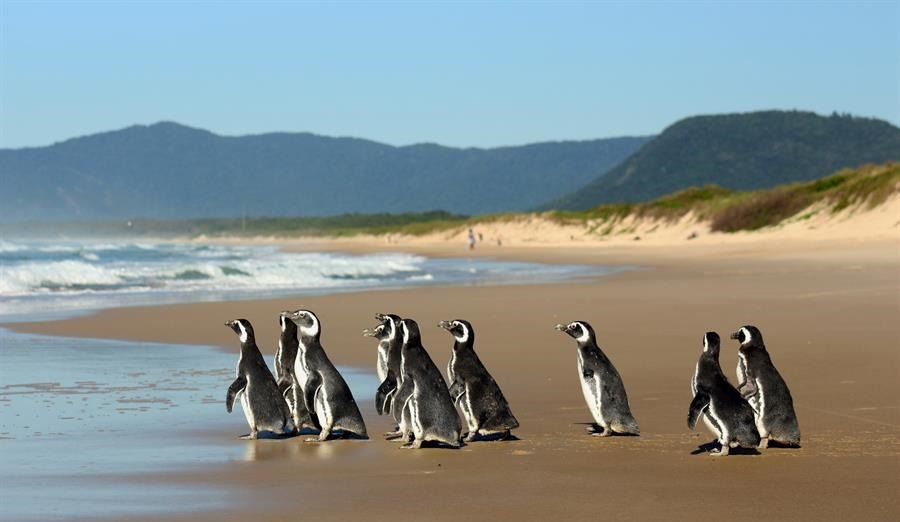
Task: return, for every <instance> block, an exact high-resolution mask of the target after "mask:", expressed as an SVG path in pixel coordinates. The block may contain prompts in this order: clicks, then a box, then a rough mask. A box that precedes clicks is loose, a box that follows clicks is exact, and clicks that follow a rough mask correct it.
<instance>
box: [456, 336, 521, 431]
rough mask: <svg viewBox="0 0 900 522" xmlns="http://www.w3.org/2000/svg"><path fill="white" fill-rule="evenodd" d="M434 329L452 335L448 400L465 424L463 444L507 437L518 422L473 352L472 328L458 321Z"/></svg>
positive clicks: (473, 337) (496, 385) (498, 388)
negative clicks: (493, 437) (441, 329)
mask: <svg viewBox="0 0 900 522" xmlns="http://www.w3.org/2000/svg"><path fill="white" fill-rule="evenodd" d="M438 327H440V328H443V329H445V330H447V331H448V332H449V333H450V335H452V336H453V339H454V343H453V349H452V352H451V356H450V363H449V364H448V365H447V378H448V379H449V382H450V398H451V399H453V402H454V404H456V405H457V406H458V407H459V408H460V410H462V412H463V416H464V417H465V419H466V423H467V424H468V428H469V432H468V434H467V435H466V438H465V440H466V442H471V441H474V440H475V439H476V438H477V437H479V436H481V437H491V436H494V435H501V436H502V438H504V439H508V438H509V437H510V430H514V429H516V428H518V427H519V421H518V420H516V417H515V416H514V415H513V414H512V411H510V409H509V403H508V402H507V401H506V397H504V396H503V392H502V391H500V386H499V385H498V384H497V382H496V381H495V380H494V378H493V377H492V376H491V374H490V373H489V372H488V370H487V368H485V367H484V364H482V362H481V359H479V358H478V354H476V353H475V329H474V328H473V327H472V324H471V323H469V322H468V321H464V320H462V319H456V320H452V321H441V322H439V323H438Z"/></svg>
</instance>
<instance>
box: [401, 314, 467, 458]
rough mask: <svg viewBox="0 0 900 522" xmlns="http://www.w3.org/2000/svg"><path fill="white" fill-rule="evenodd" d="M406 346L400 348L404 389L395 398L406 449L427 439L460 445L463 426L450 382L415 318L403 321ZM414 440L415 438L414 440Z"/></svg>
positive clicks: (454, 446)
mask: <svg viewBox="0 0 900 522" xmlns="http://www.w3.org/2000/svg"><path fill="white" fill-rule="evenodd" d="M400 331H401V333H402V336H403V346H402V348H401V350H400V376H401V378H400V388H399V389H398V390H397V393H396V396H395V397H394V404H393V406H394V418H401V417H402V419H403V422H401V426H400V427H401V430H405V431H404V433H403V438H404V439H405V440H407V441H408V442H407V443H406V444H404V445H403V446H401V447H402V448H405V449H409V448H414V449H416V448H420V447H422V443H423V442H426V441H434V442H441V443H443V444H446V445H447V446H450V447H453V448H458V447H460V446H461V445H462V443H461V442H460V432H461V431H462V426H461V424H460V421H459V414H457V413H456V408H455V407H454V406H453V401H452V400H451V399H450V393H449V391H448V390H447V383H445V382H444V378H443V377H441V372H440V371H439V370H438V369H437V366H435V365H434V362H433V361H432V360H431V357H429V356H428V352H426V351H425V347H423V346H422V337H421V334H420V333H419V325H418V324H417V323H416V322H415V321H413V320H412V319H403V320H402V321H400ZM410 439H411V440H410Z"/></svg>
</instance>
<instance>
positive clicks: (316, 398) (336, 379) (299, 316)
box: [286, 310, 368, 442]
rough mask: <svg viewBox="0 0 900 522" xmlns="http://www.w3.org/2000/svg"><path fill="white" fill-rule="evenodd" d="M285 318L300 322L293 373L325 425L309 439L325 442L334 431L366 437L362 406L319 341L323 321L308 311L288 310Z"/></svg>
mask: <svg viewBox="0 0 900 522" xmlns="http://www.w3.org/2000/svg"><path fill="white" fill-rule="evenodd" d="M286 317H287V318H288V319H290V320H291V321H293V322H294V323H295V324H296V325H297V333H298V343H297V358H296V360H295V362H294V374H295V376H296V378H297V382H298V383H299V384H300V388H301V389H302V390H303V400H304V402H305V403H306V408H307V409H308V410H309V411H310V412H315V415H316V417H317V419H318V421H319V424H320V425H321V426H322V430H321V431H320V432H319V436H318V438H315V439H306V440H307V441H309V442H314V441H319V442H321V441H324V440H327V439H328V437H329V436H331V434H332V432H333V431H334V430H340V431H341V432H342V434H343V435H344V436H345V437H348V436H351V435H352V436H354V437H356V438H362V439H367V438H368V435H367V434H366V425H365V422H364V421H363V418H362V414H361V413H360V412H359V406H357V405H356V400H354V399H353V394H352V393H350V387H349V386H347V382H346V381H345V380H344V377H343V376H341V374H340V372H338V371H337V368H335V367H334V364H332V362H331V360H330V359H329V358H328V355H326V354H325V349H324V348H323V347H322V344H321V343H320V342H319V337H320V336H321V334H322V323H321V321H320V320H319V318H318V317H316V314H314V313H313V312H311V311H309V310H296V311H294V312H289V313H288V314H287V315H286Z"/></svg>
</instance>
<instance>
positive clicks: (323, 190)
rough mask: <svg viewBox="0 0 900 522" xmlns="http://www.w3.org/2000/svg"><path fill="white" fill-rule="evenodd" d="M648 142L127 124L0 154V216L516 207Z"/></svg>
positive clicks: (575, 183) (579, 181)
mask: <svg viewBox="0 0 900 522" xmlns="http://www.w3.org/2000/svg"><path fill="white" fill-rule="evenodd" d="M648 139H649V138H646V137H627V138H613V139H600V140H591V141H563V142H552V143H537V144H532V145H524V146H518V147H500V148H492V149H478V148H466V149H460V148H451V147H443V146H440V145H433V144H419V145H410V146H404V147H394V146H390V145H385V144H381V143H376V142H373V141H368V140H363V139H355V138H331V137H324V136H318V135H314V134H308V133H271V134H260V135H251V136H238V137H230V136H220V135H217V134H214V133H212V132H209V131H206V130H201V129H196V128H191V127H186V126H184V125H180V124H177V123H172V122H161V123H157V124H154V125H149V126H144V125H135V126H132V127H128V128H125V129H121V130H117V131H112V132H104V133H100V134H94V135H90V136H85V137H80V138H75V139H70V140H67V141H64V142H61V143H57V144H53V145H50V146H46V147H36V148H24V149H3V150H0V173H2V177H3V185H4V190H3V191H2V192H0V219H2V220H6V221H21V220H62V219H119V218H122V219H127V218H136V217H143V218H157V219H171V218H200V217H235V216H241V215H244V214H246V215H248V216H324V215H335V214H344V213H377V212H420V211H427V210H434V209H442V210H447V211H450V212H454V213H461V214H481V213H492V212H501V211H509V210H527V209H530V208H533V207H535V206H537V205H540V204H541V203H544V202H546V201H547V200H548V199H550V198H554V197H559V196H562V195H563V194H566V193H568V192H571V191H573V190H575V189H577V188H578V187H580V186H582V185H584V184H586V183H588V182H589V181H591V180H592V179H594V178H596V177H597V176H599V175H601V174H603V173H605V172H606V171H608V170H609V169H610V168H612V167H613V166H615V165H617V164H619V163H621V162H622V161H623V160H624V159H625V158H627V157H628V156H630V155H631V154H633V153H634V152H635V151H637V150H638V149H639V148H640V147H641V146H642V145H643V144H645V143H646V142H647V141H648Z"/></svg>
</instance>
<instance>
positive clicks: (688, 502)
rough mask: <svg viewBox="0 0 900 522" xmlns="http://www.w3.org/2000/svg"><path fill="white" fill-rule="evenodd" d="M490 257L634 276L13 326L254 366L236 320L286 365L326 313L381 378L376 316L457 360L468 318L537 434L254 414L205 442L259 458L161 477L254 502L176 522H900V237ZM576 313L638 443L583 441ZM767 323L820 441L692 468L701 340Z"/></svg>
mask: <svg viewBox="0 0 900 522" xmlns="http://www.w3.org/2000/svg"><path fill="white" fill-rule="evenodd" d="M285 248H290V249H297V248H309V249H315V250H323V249H328V248H331V249H338V250H344V251H357V252H364V251H380V250H386V249H387V248H388V247H386V246H385V245H384V244H383V243H382V244H378V243H373V242H368V243H367V242H365V241H355V242H353V241H349V242H348V241H337V242H321V241H320V242H305V243H301V242H286V243H285ZM397 248H398V247H396V246H391V247H390V249H397ZM404 249H405V250H408V251H414V252H418V253H423V254H429V255H434V256H441V255H459V254H460V253H461V252H460V248H459V243H457V242H454V243H452V244H442V243H438V242H431V243H428V242H425V241H421V242H418V243H409V244H407V245H406V246H405V247H404ZM475 253H476V254H480V255H489V256H493V257H502V258H508V259H525V260H531V261H540V262H562V263H596V264H629V265H632V266H635V267H636V269H635V270H631V271H627V272H622V273H618V274H615V275H612V276H605V277H599V278H594V279H590V280H579V281H572V282H568V283H553V284H541V285H529V284H525V283H527V282H524V281H523V284H521V285H504V286H469V287H424V288H414V289H400V290H385V291H368V292H358V293H344V294H336V295H327V296H318V297H305V298H302V299H269V300H255V301H235V302H216V303H197V304H180V305H167V306H155V307H133V308H119V309H111V310H105V311H101V312H99V313H97V314H95V315H92V316H88V317H78V318H74V319H68V320H63V321H54V322H44V323H23V324H18V325H11V327H12V328H13V329H15V330H18V331H23V332H34V333H43V334H51V335H65V336H85V337H102V338H113V339H127V340H146V341H159V342H167V343H184V344H205V345H214V346H218V347H221V349H222V350H224V351H226V352H229V353H235V356H236V352H237V345H236V343H235V341H234V339H233V338H232V334H231V333H230V332H229V331H228V330H227V329H226V328H224V327H223V326H222V322H223V321H224V320H226V319H230V318H234V317H246V318H248V319H250V320H251V321H253V322H254V324H256V325H257V327H256V329H257V338H258V339H260V344H261V347H262V349H263V351H264V352H266V353H272V352H274V340H275V339H276V338H277V327H276V322H275V319H274V318H275V317H276V314H277V313H278V312H279V311H280V310H282V309H287V308H292V309H296V308H300V307H303V308H309V309H313V310H315V311H316V313H317V314H318V315H319V317H320V318H321V319H322V321H323V324H324V333H323V337H322V342H323V345H324V346H325V348H326V349H327V351H328V353H329V355H330V357H331V359H332V360H333V361H334V362H335V363H336V364H339V365H345V366H353V367H359V368H368V369H372V368H373V366H374V361H375V344H374V343H373V342H371V339H366V338H363V337H362V336H361V335H360V332H361V330H362V329H363V328H366V327H371V326H372V325H373V324H374V320H373V318H372V315H373V313H375V312H393V313H397V314H400V315H402V316H408V317H412V318H415V319H416V320H417V321H418V322H419V324H420V325H421V327H422V331H423V339H424V344H425V346H426V348H427V349H428V350H429V352H430V353H431V355H432V358H433V359H434V360H435V362H436V363H437V364H438V365H439V366H440V367H441V368H442V369H443V368H444V367H445V365H446V363H447V360H448V359H449V354H450V347H451V341H450V337H449V336H448V335H447V334H446V332H444V331H442V330H440V329H438V328H437V327H435V324H436V323H437V322H438V321H439V320H441V319H451V318H465V319H467V320H469V321H471V322H472V324H473V325H474V327H475V329H476V335H477V341H476V350H477V351H478V353H479V355H480V357H481V359H482V360H483V361H484V363H485V364H486V365H487V367H488V368H489V369H490V370H491V372H492V373H493V375H494V377H495V378H496V379H497V381H498V382H499V384H500V385H501V387H502V388H503V390H504V392H505V394H506V396H507V398H508V399H509V401H510V404H511V406H512V409H513V411H514V413H515V414H516V415H517V417H518V418H519V420H520V422H521V424H522V427H521V428H520V429H519V430H517V431H516V435H517V436H518V437H519V439H520V440H517V441H509V442H476V443H472V444H469V445H467V446H466V447H464V448H463V449H461V450H445V449H424V450H421V451H400V450H399V449H397V445H396V444H395V443H392V442H386V441H384V440H381V438H380V436H378V434H380V433H381V432H384V431H386V430H387V429H388V428H390V427H391V425H390V423H389V422H388V420H387V419H386V418H384V417H378V416H377V415H376V414H375V410H374V406H373V403H372V398H373V395H374V390H373V393H372V395H369V396H363V397H357V400H358V401H360V402H361V407H362V410H363V415H364V417H365V420H366V422H367V424H368V427H369V432H370V434H373V435H374V437H373V438H372V440H369V441H331V442H327V443H324V444H310V443H304V442H303V441H302V440H301V439H299V438H295V439H290V440H283V441H272V440H265V441H252V442H251V441H241V440H237V438H236V437H237V436H238V435H241V434H242V433H243V432H242V431H241V429H244V428H245V427H244V426H243V425H241V424H239V423H237V422H236V423H235V426H237V427H239V428H238V429H236V431H235V432H221V431H219V430H215V431H213V430H204V429H198V430H197V432H196V433H195V434H193V435H192V436H195V437H199V438H203V439H206V440H210V441H213V440H214V441H216V442H217V443H221V442H223V441H226V442H227V441H231V443H233V444H235V445H241V446H244V447H245V448H246V457H247V460H246V461H241V462H228V463H226V464H222V465H219V466H214V467H204V468H202V469H198V470H194V471H179V472H172V473H161V474H157V475H153V476H149V477H144V478H142V479H141V480H146V481H148V482H151V483H153V482H159V483H167V484H172V483H181V484H184V485H185V487H190V486H203V487H209V486H213V487H216V488H225V489H226V490H229V491H233V494H234V495H236V499H237V504H238V507H237V508H233V507H231V506H229V507H228V508H227V509H225V508H223V510H221V511H209V512H200V513H184V514H182V515H176V516H172V515H166V516H165V519H166V520H246V519H247V518H248V517H252V518H253V519H259V520H294V519H296V518H298V517H303V518H307V517H308V518H314V519H320V520H321V519H325V520H353V519H363V518H365V519H367V520H396V519H397V518H398V517H403V518H405V519H408V520H455V519H458V518H460V517H476V518H495V519H514V518H520V519H525V520H533V519H543V518H548V517H563V518H564V519H572V518H575V517H592V516H597V517H609V518H622V517H627V518H630V519H634V520H673V519H674V520H686V519H694V518H696V517H715V518H721V519H729V520H754V521H755V520H759V519H770V520H803V519H813V518H815V519H818V520H845V519H858V520H896V519H897V518H898V517H900V501H898V498H897V495H896V492H897V486H898V478H897V477H898V472H900V401H898V397H900V384H898V379H897V376H898V375H900V351H898V348H900V344H898V339H900V323H898V321H897V319H898V317H900V263H898V261H900V241H898V237H897V235H896V234H895V233H891V234H890V235H888V237H887V238H884V237H878V238H871V239H865V240H859V239H840V240H832V241H827V242H823V241H816V240H807V241H804V240H793V241H790V242H785V241H782V240H759V241H755V242H747V241H737V242H732V243H730V244H708V245H703V244H696V245H691V247H690V248H687V247H683V246H678V247H673V246H666V245H661V246H651V245H640V246H639V247H638V246H635V245H627V244H622V245H605V246H604V245H601V246H594V247H585V246H575V247H561V246H547V247H534V246H525V247H518V248H517V247H504V248H502V249H501V248H490V249H489V248H483V249H478V250H476V252H475ZM576 319H580V320H586V321H589V322H590V323H592V324H593V326H594V328H595V330H596V331H597V335H598V338H599V341H600V344H601V346H602V347H603V348H604V350H605V351H606V353H607V355H608V356H609V357H610V358H611V359H612V360H613V361H614V363H615V364H616V366H617V367H618V369H619V372H620V373H621V374H622V376H623V379H624V381H625V385H626V388H627V391H628V394H629V398H630V402H631V406H632V411H633V412H634V414H635V416H636V418H637V420H638V421H639V423H640V425H641V431H642V435H641V436H640V437H638V438H634V437H621V438H602V439H601V438H597V437H590V436H588V435H587V434H585V432H584V425H585V423H587V422H589V421H590V420H591V419H590V414H589V412H588V410H587V408H586V406H585V404H584V400H583V398H582V395H581V390H580V387H579V384H578V382H577V378H576V372H575V344H574V342H572V340H571V339H569V338H568V337H566V336H564V335H562V334H560V333H559V332H556V331H554V330H553V328H552V327H553V325H554V324H556V323H558V322H566V321H571V320H576ZM748 323H752V324H755V325H757V326H758V327H759V328H760V329H761V330H762V332H763V334H764V336H765V339H766V342H767V345H768V347H769V350H770V353H771V354H772V357H773V360H774V362H775V364H776V365H777V366H778V368H779V369H780V371H781V373H782V374H783V375H784V377H785V379H786V380H787V382H788V384H789V385H790V387H791V390H792V392H793V396H794V401H795V404H796V408H797V414H798V417H799V420H800V425H801V429H802V432H803V447H802V448H800V449H769V450H766V451H764V452H763V453H762V454H761V455H739V456H732V457H728V458H725V459H717V458H712V457H709V456H706V455H702V454H701V455H692V454H691V452H692V451H693V450H694V449H695V448H696V447H697V446H698V445H699V444H701V443H704V442H708V441H709V440H711V439H712V438H713V437H712V435H710V434H709V433H708V432H706V431H705V428H703V427H700V426H698V431H696V432H691V431H690V430H688V428H687V426H686V416H687V406H688V404H689V402H690V400H691V393H690V386H689V385H690V377H691V374H692V372H693V367H694V364H695V363H696V360H697V356H698V354H699V352H700V350H701V336H702V334H703V333H704V332H706V331H708V330H717V331H718V332H719V333H720V334H721V335H722V336H723V337H724V338H726V339H727V335H728V334H729V333H731V332H732V331H734V330H736V329H737V328H738V327H740V326H741V325H743V324H748ZM736 350H737V343H736V342H735V341H727V340H726V341H724V342H723V348H722V360H721V362H722V366H723V369H724V370H725V372H726V374H728V375H729V377H731V378H732V379H733V378H734V377H733V372H734V367H735V364H736ZM226 386H227V383H225V384H224V385H223V387H222V390H221V392H222V397H223V401H224V393H225V387H226ZM222 415H223V416H224V415H226V413H225V412H224V407H223V411H222ZM129 480H134V479H133V478H131V479H129ZM162 518H163V517H160V519H162ZM144 519H146V520H149V519H150V518H146V517H145V518H144Z"/></svg>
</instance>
